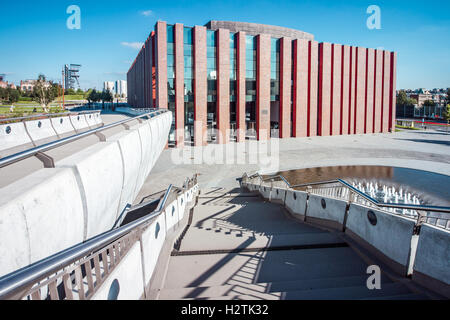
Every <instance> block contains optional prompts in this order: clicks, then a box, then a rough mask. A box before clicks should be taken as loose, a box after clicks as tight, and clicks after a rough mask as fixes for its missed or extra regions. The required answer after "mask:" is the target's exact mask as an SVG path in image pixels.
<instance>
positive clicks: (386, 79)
mask: <svg viewBox="0 0 450 320" xmlns="http://www.w3.org/2000/svg"><path fill="white" fill-rule="evenodd" d="M383 57H384V69H383V104H382V110H383V112H382V127H381V132H384V133H385V132H389V104H390V101H389V90H390V88H391V87H390V85H391V83H390V82H391V81H390V80H391V54H390V52H388V51H383Z"/></svg>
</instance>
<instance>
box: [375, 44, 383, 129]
mask: <svg viewBox="0 0 450 320" xmlns="http://www.w3.org/2000/svg"><path fill="white" fill-rule="evenodd" d="M374 77H375V81H374V112H373V114H374V116H373V132H374V133H380V132H381V120H382V112H381V104H382V100H383V99H382V98H383V96H382V92H383V51H382V50H378V49H377V50H375V75H374Z"/></svg>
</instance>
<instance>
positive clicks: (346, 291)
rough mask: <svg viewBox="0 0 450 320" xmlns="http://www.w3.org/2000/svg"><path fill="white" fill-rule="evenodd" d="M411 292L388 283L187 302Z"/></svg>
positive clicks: (336, 297) (347, 297) (358, 296)
mask: <svg viewBox="0 0 450 320" xmlns="http://www.w3.org/2000/svg"><path fill="white" fill-rule="evenodd" d="M410 293H411V292H410V291H409V290H408V288H407V287H405V286H404V285H403V284H401V283H387V284H384V285H382V288H381V290H369V289H367V287H366V286H357V287H340V288H328V289H317V290H300V291H287V292H272V293H257V292H255V293H253V294H251V295H249V294H247V295H245V294H244V295H227V296H221V297H207V298H201V299H186V300H353V299H365V298H375V299H380V298H382V297H392V296H401V295H408V294H410Z"/></svg>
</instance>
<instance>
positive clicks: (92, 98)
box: [87, 89, 101, 107]
mask: <svg viewBox="0 0 450 320" xmlns="http://www.w3.org/2000/svg"><path fill="white" fill-rule="evenodd" d="M100 99H101V92H97V90H95V89H93V90H90V91H89V93H88V95H87V100H88V102H89V107H90V106H91V103H92V102H99V101H100Z"/></svg>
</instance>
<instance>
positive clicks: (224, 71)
mask: <svg viewBox="0 0 450 320" xmlns="http://www.w3.org/2000/svg"><path fill="white" fill-rule="evenodd" d="M217 129H218V132H217V136H218V143H219V144H224V143H228V142H229V129H230V31H229V30H227V29H219V30H218V31H217Z"/></svg>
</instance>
